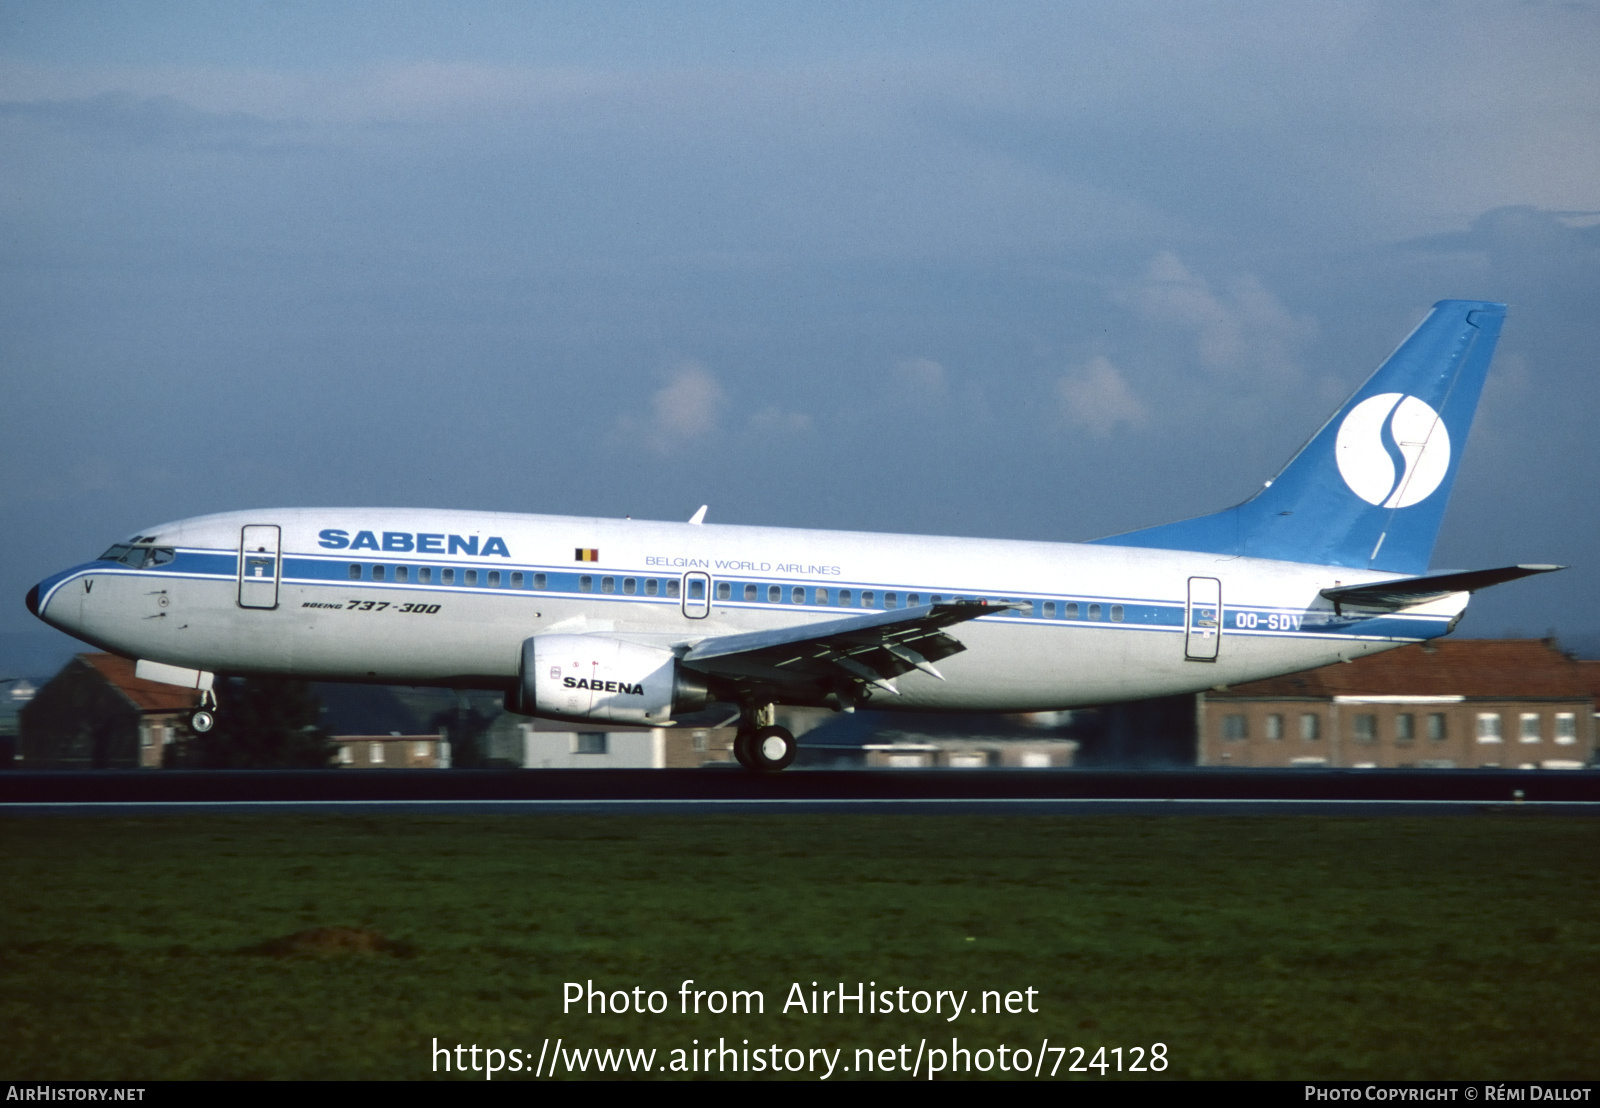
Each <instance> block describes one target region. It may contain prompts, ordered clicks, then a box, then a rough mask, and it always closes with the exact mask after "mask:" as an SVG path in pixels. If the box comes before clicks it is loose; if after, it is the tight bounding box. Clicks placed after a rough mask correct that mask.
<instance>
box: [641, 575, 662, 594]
mask: <svg viewBox="0 0 1600 1108" xmlns="http://www.w3.org/2000/svg"><path fill="white" fill-rule="evenodd" d="M660 591H661V582H660V581H657V580H656V579H655V578H654V577H646V578H645V579H644V594H645V595H646V596H655V595H656V594H657V593H659V592H660Z"/></svg>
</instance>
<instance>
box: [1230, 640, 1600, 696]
mask: <svg viewBox="0 0 1600 1108" xmlns="http://www.w3.org/2000/svg"><path fill="white" fill-rule="evenodd" d="M1589 666H1593V667H1595V668H1593V669H1587V668H1585V667H1589ZM1597 693H1600V664H1597V663H1585V662H1579V661H1575V660H1574V659H1572V658H1569V657H1567V656H1566V655H1565V654H1563V653H1562V652H1561V650H1560V649H1559V648H1558V647H1557V646H1556V643H1555V640H1553V639H1436V640H1434V641H1432V642H1428V643H1417V644H1414V645H1411V646H1402V647H1399V648H1398V649H1395V650H1389V651H1385V652H1384V653H1382V654H1372V655H1368V656H1367V657H1365V658H1357V659H1355V660H1354V661H1351V662H1337V663H1335V664H1333V665H1331V666H1323V667H1321V668H1320V669H1308V670H1306V671H1305V672H1304V673H1293V674H1289V675H1288V676H1285V677H1269V678H1268V679H1266V680H1265V681H1250V682H1246V683H1245V684H1240V685H1231V686H1229V687H1228V688H1227V689H1226V690H1224V691H1219V692H1211V693H1207V694H1206V698H1207V699H1208V700H1210V699H1219V698H1223V697H1230V696H1233V697H1253V698H1277V697H1314V698H1319V699H1328V698H1332V697H1335V696H1470V697H1493V698H1505V699H1517V698H1525V697H1542V698H1551V697H1566V698H1570V699H1572V700H1591V699H1594V698H1595V697H1596V695H1597Z"/></svg>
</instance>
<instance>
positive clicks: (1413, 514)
mask: <svg viewBox="0 0 1600 1108" xmlns="http://www.w3.org/2000/svg"><path fill="white" fill-rule="evenodd" d="M1505 314H1506V306H1505V305H1504V304H1491V303H1486V302H1483V301H1478V300H1441V301H1440V302H1439V303H1437V304H1435V305H1434V306H1433V311H1431V312H1429V313H1428V317H1427V318H1426V319H1424V320H1423V321H1422V323H1421V324H1420V325H1419V326H1418V327H1417V329H1416V330H1415V331H1413V332H1412V333H1411V335H1410V337H1408V338H1407V339H1406V340H1405V341H1404V342H1402V343H1401V344H1400V347H1399V349H1397V350H1396V351H1395V352H1394V353H1393V354H1391V355H1389V359H1388V361H1386V362H1384V363H1383V365H1381V366H1379V367H1378V371H1377V372H1376V373H1374V374H1373V375H1372V376H1371V377H1369V378H1368V379H1367V382H1366V384H1364V385H1362V386H1361V387H1360V388H1359V389H1357V390H1356V393H1355V395H1354V396H1352V397H1351V398H1350V399H1349V400H1347V401H1346V402H1345V405H1344V407H1342V408H1340V409H1339V411H1338V412H1337V413H1335V414H1334V416H1333V418H1332V419H1330V420H1329V421H1328V422H1327V423H1325V424H1323V426H1322V429H1321V430H1319V431H1318V432H1317V433H1316V434H1315V435H1313V436H1312V437H1311V441H1310V442H1309V443H1307V444H1306V445H1305V446H1304V447H1302V448H1301V450H1300V452H1299V453H1298V454H1296V455H1295V456H1294V458H1293V459H1292V460H1291V461H1290V462H1289V464H1288V465H1287V466H1285V467H1284V468H1283V472H1281V473H1279V474H1278V476H1277V477H1275V478H1274V479H1273V480H1271V481H1268V482H1267V485H1266V487H1265V488H1263V489H1262V490H1261V491H1260V492H1258V493H1257V494H1256V495H1255V496H1253V497H1251V498H1250V499H1249V500H1247V501H1245V502H1244V503H1243V504H1240V505H1237V506H1236V507H1233V508H1229V509H1228V510H1227V511H1224V512H1217V513H1215V514H1214V515H1209V516H1200V517H1199V518H1197V519H1188V520H1184V521H1182V522H1181V523H1169V524H1166V525H1164V526H1161V527H1151V528H1148V529H1146V530H1143V531H1132V532H1130V533H1128V534H1126V535H1113V536H1111V537H1109V538H1104V539H1096V540H1095V541H1096V542H1097V543H1100V544H1103V545H1106V546H1147V547H1160V548H1164V549H1170V550H1196V551H1201V552H1204V553H1212V554H1236V555H1243V556H1246V557H1252V558H1276V559H1280V560H1283V561H1291V562H1312V563H1316V564H1320V565H1336V566H1355V567H1360V568H1363V569H1377V570H1386V571H1389V572H1393V573H1411V574H1417V573H1422V572H1424V571H1425V570H1426V569H1427V568H1428V559H1429V558H1430V557H1431V556H1432V554H1433V543H1434V540H1435V539H1436V538H1437V537H1438V535H1439V523H1440V521H1441V520H1442V519H1443V518H1444V509H1445V505H1446V504H1447V503H1448V502H1449V499H1450V489H1451V486H1452V485H1454V484H1455V479H1456V469H1457V467H1458V466H1459V465H1460V462H1461V450H1462V448H1463V447H1464V446H1466V444H1467V432H1468V431H1469V430H1471V428H1472V416H1473V413H1474V412H1475V411H1476V410H1477V407H1478V396H1479V394H1480V393H1481V392H1482V391H1483V381H1484V377H1485V376H1486V375H1487V374H1488V371H1489V360H1490V358H1492V357H1493V356H1494V347H1495V343H1496V341H1497V340H1498V339H1499V337H1500V325H1501V324H1502V323H1503V322H1504V321H1505Z"/></svg>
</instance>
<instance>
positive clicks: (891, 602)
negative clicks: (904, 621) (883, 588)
mask: <svg viewBox="0 0 1600 1108" xmlns="http://www.w3.org/2000/svg"><path fill="white" fill-rule="evenodd" d="M883 606H884V607H885V608H897V607H899V606H900V601H899V598H898V597H896V596H895V594H894V593H892V592H886V593H884V594H883Z"/></svg>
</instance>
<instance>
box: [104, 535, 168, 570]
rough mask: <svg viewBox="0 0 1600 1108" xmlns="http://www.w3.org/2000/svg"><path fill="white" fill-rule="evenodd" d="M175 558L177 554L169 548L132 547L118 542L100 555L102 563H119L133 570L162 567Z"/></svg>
mask: <svg viewBox="0 0 1600 1108" xmlns="http://www.w3.org/2000/svg"><path fill="white" fill-rule="evenodd" d="M176 557H177V552H176V551H174V550H173V549H172V547H170V546H134V545H131V544H129V543H123V542H119V543H117V545H115V546H113V547H112V548H111V549H110V550H107V551H106V552H105V553H104V554H102V555H100V558H99V560H100V561H102V562H121V563H122V564H123V565H125V566H132V567H133V568H134V569H143V568H144V567H145V566H164V565H167V564H169V563H170V562H171V561H172V560H173V559H174V558H176Z"/></svg>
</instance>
